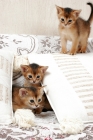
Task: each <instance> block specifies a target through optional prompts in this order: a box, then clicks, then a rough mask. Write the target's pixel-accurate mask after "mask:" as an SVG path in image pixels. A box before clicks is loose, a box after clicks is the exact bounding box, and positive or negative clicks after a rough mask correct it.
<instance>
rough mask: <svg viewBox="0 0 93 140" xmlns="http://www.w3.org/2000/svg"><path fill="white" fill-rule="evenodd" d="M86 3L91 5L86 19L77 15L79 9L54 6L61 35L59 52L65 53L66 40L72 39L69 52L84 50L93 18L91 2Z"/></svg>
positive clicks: (81, 51) (82, 51)
mask: <svg viewBox="0 0 93 140" xmlns="http://www.w3.org/2000/svg"><path fill="white" fill-rule="evenodd" d="M87 4H88V5H90V7H91V13H90V16H89V18H88V20H84V19H82V18H80V17H79V14H80V12H81V10H74V9H71V8H62V7H59V6H56V9H57V16H58V19H59V33H60V36H61V47H62V50H61V53H67V48H66V44H67V40H70V41H72V47H71V50H70V52H69V54H71V55H74V54H76V52H80V53H85V52H86V48H87V40H88V37H89V33H90V25H91V22H92V20H93V4H92V3H87Z"/></svg>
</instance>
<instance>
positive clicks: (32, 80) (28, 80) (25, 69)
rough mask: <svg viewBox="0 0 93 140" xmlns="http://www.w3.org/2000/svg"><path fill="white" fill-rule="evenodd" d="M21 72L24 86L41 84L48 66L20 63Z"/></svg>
mask: <svg viewBox="0 0 93 140" xmlns="http://www.w3.org/2000/svg"><path fill="white" fill-rule="evenodd" d="M20 67H21V72H22V74H23V76H24V78H25V82H24V86H25V87H29V86H37V87H38V86H41V82H42V81H43V78H44V75H45V72H46V70H47V69H48V66H40V65H38V64H36V63H32V64H29V65H21V66H20Z"/></svg>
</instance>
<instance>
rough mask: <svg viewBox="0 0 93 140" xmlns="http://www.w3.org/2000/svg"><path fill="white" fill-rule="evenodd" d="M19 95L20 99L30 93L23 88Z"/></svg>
mask: <svg viewBox="0 0 93 140" xmlns="http://www.w3.org/2000/svg"><path fill="white" fill-rule="evenodd" d="M19 95H20V97H25V96H27V95H28V92H27V90H26V89H25V88H21V89H19Z"/></svg>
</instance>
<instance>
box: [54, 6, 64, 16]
mask: <svg viewBox="0 0 93 140" xmlns="http://www.w3.org/2000/svg"><path fill="white" fill-rule="evenodd" d="M55 6H56V9H57V14H59V13H62V11H63V8H62V7H59V6H57V5H55Z"/></svg>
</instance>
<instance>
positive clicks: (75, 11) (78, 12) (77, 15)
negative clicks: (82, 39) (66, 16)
mask: <svg viewBox="0 0 93 140" xmlns="http://www.w3.org/2000/svg"><path fill="white" fill-rule="evenodd" d="M80 12H81V10H74V11H73V12H72V13H73V15H74V16H75V17H76V18H78V17H79V14H80Z"/></svg>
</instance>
